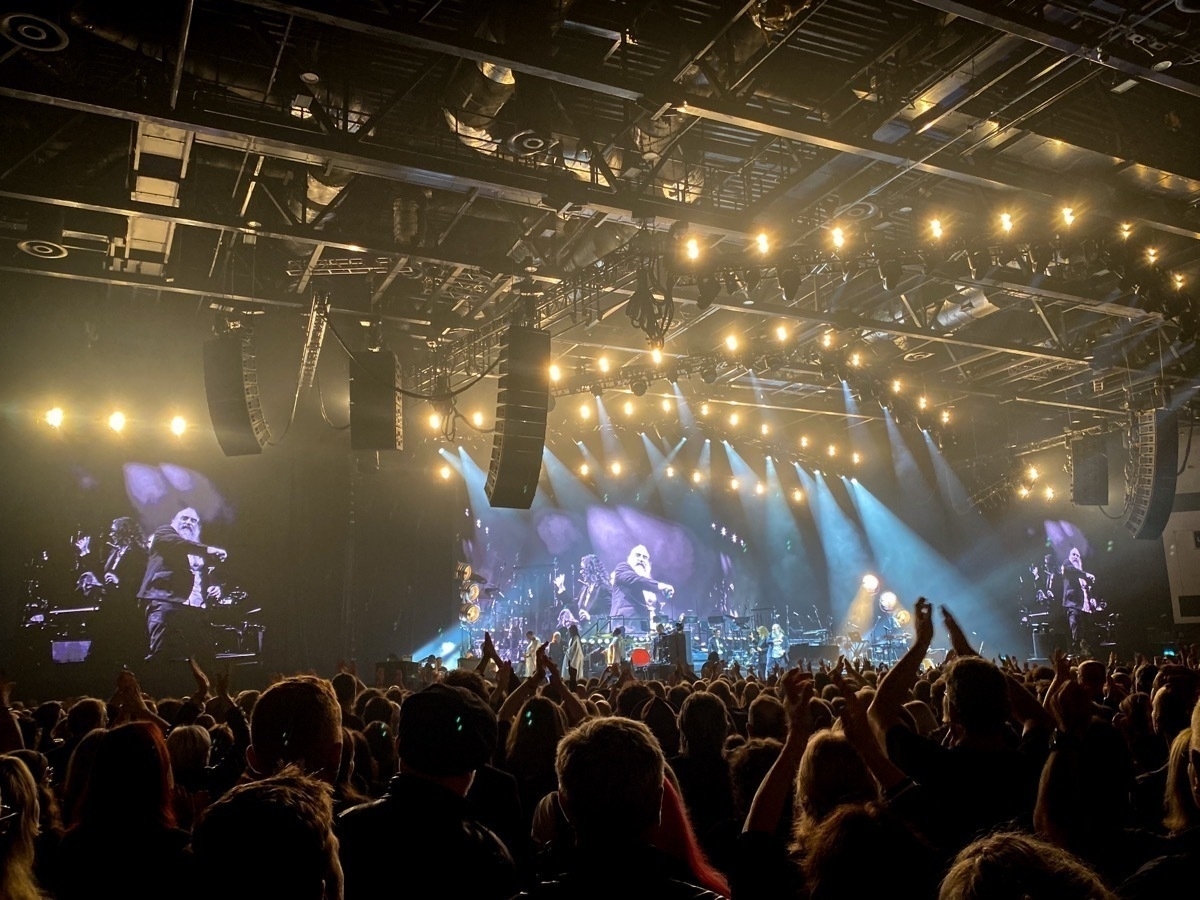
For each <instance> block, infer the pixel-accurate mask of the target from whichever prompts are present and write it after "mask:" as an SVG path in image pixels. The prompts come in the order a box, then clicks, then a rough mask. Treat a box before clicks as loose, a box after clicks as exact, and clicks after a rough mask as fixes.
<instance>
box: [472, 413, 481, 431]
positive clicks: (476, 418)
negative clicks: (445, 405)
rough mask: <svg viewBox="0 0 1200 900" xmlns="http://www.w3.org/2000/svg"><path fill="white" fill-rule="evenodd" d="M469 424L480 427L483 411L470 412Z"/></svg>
mask: <svg viewBox="0 0 1200 900" xmlns="http://www.w3.org/2000/svg"><path fill="white" fill-rule="evenodd" d="M471 424H472V425H474V426H475V427H476V428H482V427H483V413H481V412H473V413H471Z"/></svg>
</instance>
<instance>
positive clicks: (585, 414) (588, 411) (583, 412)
mask: <svg viewBox="0 0 1200 900" xmlns="http://www.w3.org/2000/svg"><path fill="white" fill-rule="evenodd" d="M591 415H592V408H591V406H589V405H588V404H587V403H585V404H583V406H581V407H579V418H581V419H587V418H590V417H591Z"/></svg>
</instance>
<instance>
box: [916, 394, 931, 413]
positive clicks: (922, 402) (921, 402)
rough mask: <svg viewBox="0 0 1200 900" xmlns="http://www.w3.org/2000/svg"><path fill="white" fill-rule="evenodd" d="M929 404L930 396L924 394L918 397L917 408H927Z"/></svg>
mask: <svg viewBox="0 0 1200 900" xmlns="http://www.w3.org/2000/svg"><path fill="white" fill-rule="evenodd" d="M927 406H929V398H928V397H926V396H925V395H924V394H922V395H921V396H920V397H918V398H917V408H918V409H925V408H926V407H927Z"/></svg>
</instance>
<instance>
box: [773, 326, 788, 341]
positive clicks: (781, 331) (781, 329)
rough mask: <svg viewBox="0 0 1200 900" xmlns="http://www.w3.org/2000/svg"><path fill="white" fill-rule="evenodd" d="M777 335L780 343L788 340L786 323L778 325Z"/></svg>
mask: <svg viewBox="0 0 1200 900" xmlns="http://www.w3.org/2000/svg"><path fill="white" fill-rule="evenodd" d="M775 337H776V338H777V339H778V340H779V342H780V343H783V342H784V341H786V340H787V339H788V330H787V326H785V325H778V326H776V328H775Z"/></svg>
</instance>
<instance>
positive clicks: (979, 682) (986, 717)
mask: <svg viewBox="0 0 1200 900" xmlns="http://www.w3.org/2000/svg"><path fill="white" fill-rule="evenodd" d="M945 679H946V698H945V717H946V721H947V722H948V723H949V724H950V725H951V727H952V728H954V729H955V731H956V732H957V733H958V734H959V736H960V737H963V738H988V737H995V736H996V735H998V734H1001V733H1002V732H1003V730H1004V727H1005V724H1006V723H1007V721H1008V714H1009V701H1008V680H1007V679H1006V678H1005V677H1004V674H1003V673H1002V672H1001V671H1000V670H999V669H998V668H996V666H994V665H992V664H991V663H990V662H988V661H987V660H986V659H983V658H982V657H979V656H960V657H959V658H958V659H956V660H954V661H953V662H952V663H950V665H948V666H947V667H946V671H945Z"/></svg>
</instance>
